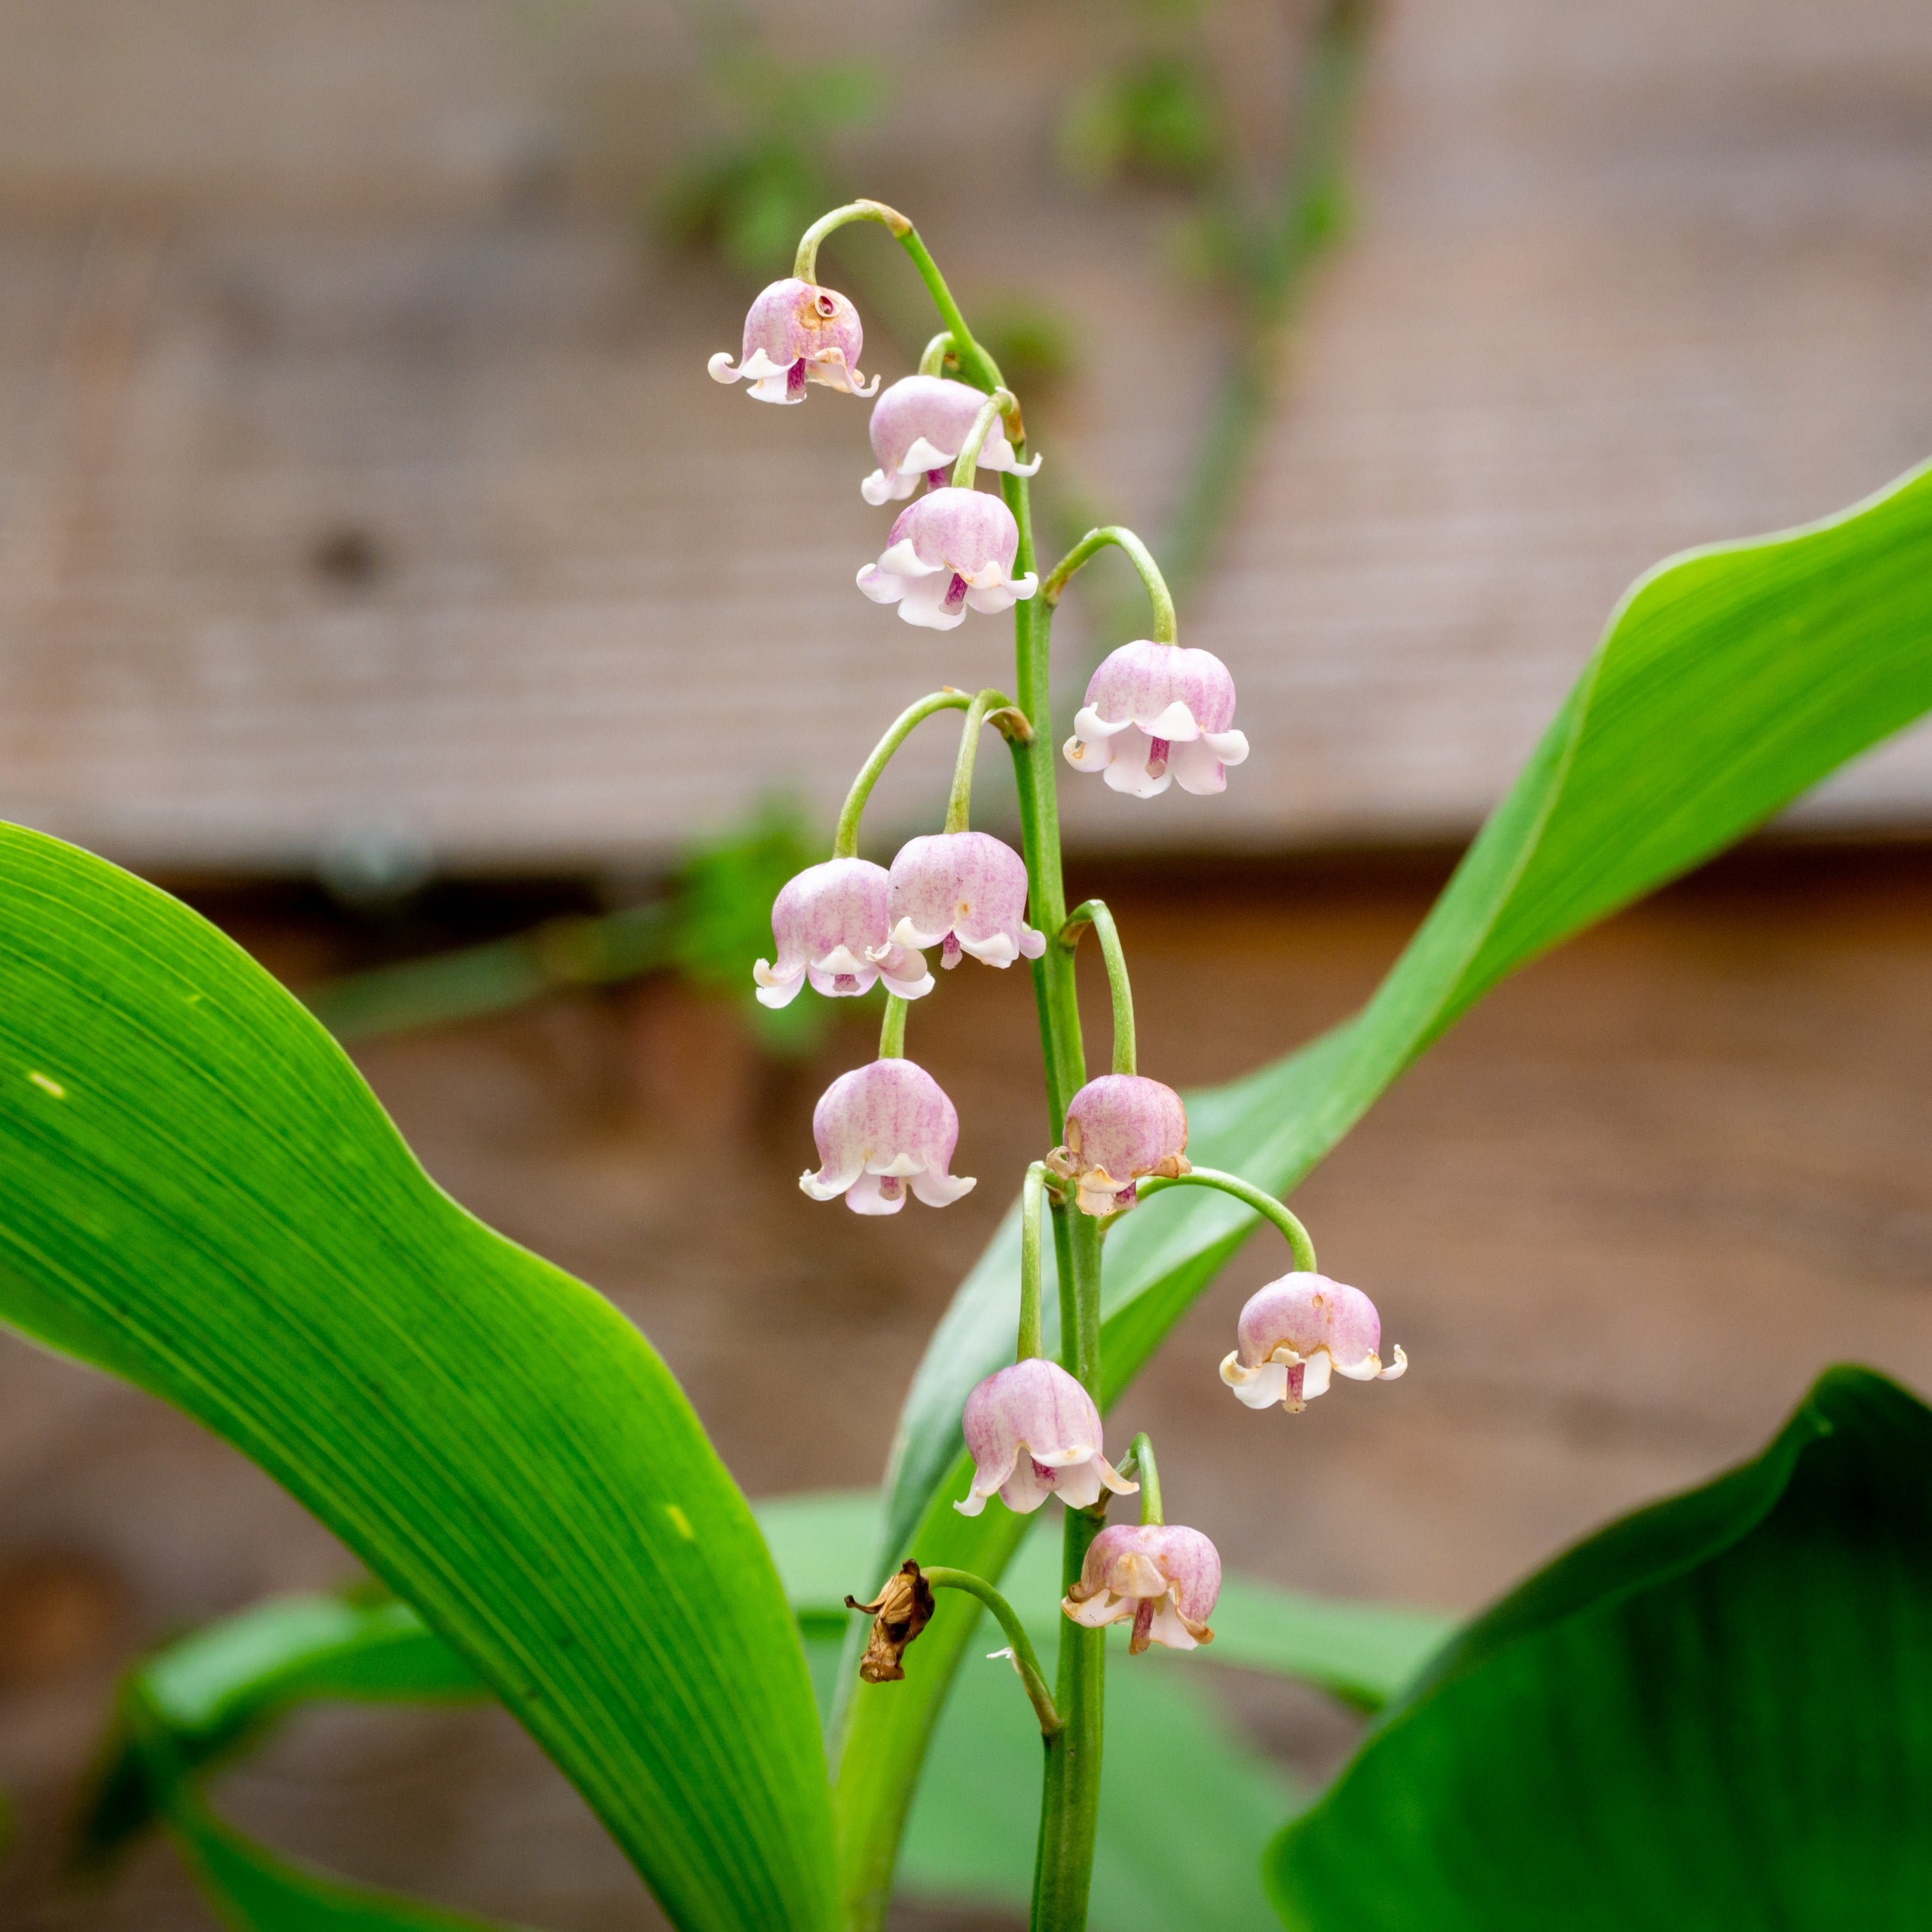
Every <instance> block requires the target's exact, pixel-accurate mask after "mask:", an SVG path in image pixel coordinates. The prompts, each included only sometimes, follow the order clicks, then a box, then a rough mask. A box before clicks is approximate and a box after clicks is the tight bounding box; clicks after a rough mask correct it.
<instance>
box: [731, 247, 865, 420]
mask: <svg viewBox="0 0 1932 1932" xmlns="http://www.w3.org/2000/svg"><path fill="white" fill-rule="evenodd" d="M864 344H865V331H864V330H863V329H862V328H861V327H860V326H859V311H857V310H856V308H853V306H852V305H851V303H850V302H848V301H847V299H845V297H844V296H841V294H840V293H838V290H836V289H822V288H820V287H818V286H817V284H815V283H812V282H802V281H799V280H798V278H796V276H787V278H785V280H784V281H781V282H774V283H772V285H771V287H769V288H768V289H766V290H765V291H764V292H763V294H761V295H760V296H759V297H758V298H757V300H756V301H755V302H753V303H752V305H751V308H750V309H749V310H748V311H747V312H746V314H745V345H744V347H743V349H742V351H741V352H740V353H739V357H738V366H737V367H736V368H735V369H734V368H733V367H732V366H731V352H730V350H728V349H721V350H718V353H717V354H716V355H715V356H712V359H711V362H710V365H709V367H710V370H711V375H712V380H713V381H715V382H719V383H737V382H745V383H750V384H751V394H752V395H754V397H756V398H757V400H758V401H760V402H761V403H802V402H803V401H805V384H806V383H823V384H824V385H825V386H826V388H827V389H842V390H844V392H845V393H846V394H847V395H850V396H869V395H871V394H872V393H873V391H874V390H876V389H877V388H878V386H879V379H878V377H876V376H874V377H873V378H872V386H871V389H867V388H866V387H865V377H862V375H860V374H859V350H861V349H862V347H864Z"/></svg>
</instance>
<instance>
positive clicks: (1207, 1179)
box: [1137, 1167, 1321, 1274]
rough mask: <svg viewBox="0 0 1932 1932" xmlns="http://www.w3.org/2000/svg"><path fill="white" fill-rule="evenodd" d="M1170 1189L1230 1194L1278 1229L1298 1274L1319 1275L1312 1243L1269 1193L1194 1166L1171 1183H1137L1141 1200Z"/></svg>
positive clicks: (1159, 1177)
mask: <svg viewBox="0 0 1932 1932" xmlns="http://www.w3.org/2000/svg"><path fill="white" fill-rule="evenodd" d="M1169 1187H1214V1188H1218V1189H1219V1190H1220V1192H1221V1193H1223V1194H1232V1196H1234V1197H1235V1199H1236V1200H1237V1201H1239V1202H1244V1203H1245V1204H1246V1205H1247V1206H1248V1207H1250V1208H1253V1210H1254V1211H1255V1212H1256V1214H1259V1215H1262V1216H1263V1217H1265V1219H1267V1220H1270V1221H1272V1222H1273V1223H1274V1225H1275V1226H1277V1228H1279V1229H1280V1230H1281V1232H1282V1235H1283V1238H1285V1239H1286V1241H1287V1243H1288V1246H1289V1252H1290V1253H1292V1255H1293V1256H1295V1268H1296V1269H1297V1270H1298V1271H1299V1272H1300V1273H1301V1274H1319V1273H1320V1272H1321V1271H1320V1270H1319V1268H1316V1265H1315V1244H1314V1243H1313V1241H1310V1239H1309V1238H1308V1230H1307V1229H1306V1228H1304V1226H1302V1225H1301V1222H1300V1221H1299V1220H1297V1219H1296V1218H1295V1216H1294V1215H1292V1214H1290V1213H1289V1211H1288V1209H1287V1208H1285V1207H1284V1206H1283V1205H1282V1203H1281V1202H1279V1201H1277V1199H1275V1198H1274V1196H1273V1195H1272V1194H1269V1193H1265V1192H1264V1191H1263V1190H1262V1189H1261V1188H1259V1187H1256V1186H1254V1184H1253V1183H1252V1182H1250V1181H1244V1180H1243V1179H1242V1178H1241V1176H1240V1175H1238V1174H1223V1173H1222V1172H1221V1171H1220V1169H1218V1168H1212V1167H1197V1168H1195V1169H1193V1170H1192V1171H1191V1172H1188V1173H1187V1174H1183V1175H1176V1176H1175V1177H1174V1178H1172V1180H1169V1179H1168V1178H1166V1177H1165V1176H1163V1175H1151V1176H1150V1177H1149V1178H1148V1179H1146V1180H1145V1181H1141V1182H1139V1183H1138V1184H1137V1191H1138V1193H1139V1195H1140V1197H1141V1199H1142V1200H1143V1201H1145V1199H1147V1198H1148V1196H1149V1195H1150V1194H1158V1193H1161V1192H1162V1191H1163V1190H1164V1189H1166V1188H1169Z"/></svg>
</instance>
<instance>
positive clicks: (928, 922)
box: [886, 832, 1046, 984]
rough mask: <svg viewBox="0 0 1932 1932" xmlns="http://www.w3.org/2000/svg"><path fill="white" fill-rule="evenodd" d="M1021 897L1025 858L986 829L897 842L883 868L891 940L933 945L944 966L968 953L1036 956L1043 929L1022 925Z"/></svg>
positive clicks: (1042, 947) (1006, 962)
mask: <svg viewBox="0 0 1932 1932" xmlns="http://www.w3.org/2000/svg"><path fill="white" fill-rule="evenodd" d="M1026 901H1027V869H1026V861H1025V859H1022V857H1021V856H1020V855H1019V853H1017V852H1016V851H1015V850H1013V847H1011V846H1010V845H1007V844H1002V843H1001V841H1000V840H998V839H997V838H995V837H994V836H993V835H992V833H990V832H934V833H932V834H931V835H929V836H927V837H926V838H914V839H912V840H910V841H908V842H907V844H904V845H902V846H901V847H900V848H899V854H898V857H897V858H896V859H894V860H893V861H892V871H891V874H889V897H888V903H887V908H886V910H887V916H889V919H891V921H892V944H893V946H894V947H898V948H901V949H904V948H908V947H927V946H937V947H938V948H939V949H940V955H939V963H940V964H941V965H942V966H947V967H952V966H956V965H959V961H960V958H961V956H962V954H964V953H971V954H972V956H973V957H974V959H978V960H981V961H983V962H985V963H986V965H989V966H1003V967H1004V966H1010V965H1012V964H1013V962H1014V961H1015V960H1016V959H1038V958H1039V957H1040V955H1041V954H1042V953H1044V952H1045V951H1046V934H1045V933H1043V932H1036V931H1034V929H1033V928H1032V927H1031V926H1029V925H1028V924H1027V922H1026ZM928 983H929V984H930V983H931V982H930V981H929V982H928Z"/></svg>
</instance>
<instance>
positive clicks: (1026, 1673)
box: [919, 1564, 1062, 1738]
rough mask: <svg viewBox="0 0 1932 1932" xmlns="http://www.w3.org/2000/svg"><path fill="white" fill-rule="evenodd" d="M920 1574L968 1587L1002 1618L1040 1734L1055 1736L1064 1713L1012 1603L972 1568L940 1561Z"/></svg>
mask: <svg viewBox="0 0 1932 1932" xmlns="http://www.w3.org/2000/svg"><path fill="white" fill-rule="evenodd" d="M919 1574H921V1575H922V1577H925V1579H926V1581H927V1582H928V1583H930V1584H931V1585H932V1587H933V1588H934V1589H935V1590H964V1591H965V1592H966V1593H967V1594H968V1595H969V1596H974V1597H977V1598H979V1600H980V1602H981V1603H983V1604H985V1605H986V1607H987V1609H988V1610H991V1611H992V1613H993V1615H994V1616H995V1617H997V1618H998V1619H999V1624H1000V1628H1001V1630H1003V1631H1005V1632H1006V1634H1007V1643H1010V1644H1011V1645H1012V1646H1013V1668H1014V1669H1015V1670H1017V1671H1018V1672H1019V1677H1020V1682H1022V1684H1024V1685H1025V1686H1026V1694H1027V1695H1028V1697H1031V1699H1032V1700H1033V1708H1034V1715H1035V1716H1037V1718H1039V1719H1040V1736H1042V1737H1043V1738H1051V1737H1053V1736H1055V1735H1056V1734H1057V1733H1058V1732H1059V1731H1060V1730H1061V1729H1062V1726H1061V1717H1060V1713H1059V1712H1058V1711H1057V1710H1055V1709H1054V1704H1053V1694H1052V1691H1049V1690H1048V1688H1046V1674H1045V1673H1043V1671H1042V1670H1041V1669H1040V1658H1039V1657H1038V1655H1037V1654H1036V1653H1035V1652H1034V1647H1033V1640H1032V1639H1031V1637H1028V1635H1027V1634H1026V1626H1025V1625H1024V1624H1023V1623H1022V1622H1020V1620H1019V1617H1018V1616H1017V1615H1016V1613H1015V1612H1014V1610H1013V1605H1012V1604H1010V1603H1008V1602H1007V1600H1006V1598H1004V1597H1003V1596H1001V1595H1000V1593H999V1592H998V1591H997V1590H996V1589H994V1588H993V1586H992V1584H990V1583H988V1582H987V1581H986V1578H985V1577H976V1576H974V1574H973V1573H972V1571H970V1570H952V1569H948V1568H947V1567H946V1566H945V1565H944V1564H939V1565H935V1566H934V1567H933V1568H931V1569H929V1570H923V1571H921V1572H920V1573H919Z"/></svg>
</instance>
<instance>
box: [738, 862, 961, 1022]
mask: <svg viewBox="0 0 1932 1932" xmlns="http://www.w3.org/2000/svg"><path fill="white" fill-rule="evenodd" d="M889 899H890V893H889V880H888V875H887V874H886V868H884V866H883V865H874V864H873V863H872V862H871V860H870V859H827V860H826V862H824V864H823V865H808V866H807V867H806V868H805V870H804V871H802V872H801V873H799V875H798V876H797V877H796V878H794V879H787V880H786V881H785V883H784V885H783V886H781V887H780V888H779V889H778V897H777V898H775V900H773V901H772V940H773V941H774V942H775V945H776V947H777V950H778V962H777V964H776V965H772V964H771V963H770V962H768V961H766V960H763V959H760V961H759V962H758V963H757V965H755V966H754V967H753V968H751V977H752V978H753V979H754V980H756V981H757V985H758V1001H759V1004H760V1005H762V1006H767V1007H786V1006H789V1005H790V1004H791V1003H792V1001H793V1000H794V999H795V998H797V996H798V989H799V987H800V986H803V985H804V983H805V981H806V980H808V979H809V980H811V983H812V985H813V986H815V987H817V989H818V990H819V992H821V993H823V994H824V995H826V997H827V998H832V999H841V998H856V996H857V995H859V994H861V993H868V992H871V989H872V985H873V983H874V981H875V980H884V981H885V983H886V987H887V989H889V991H890V992H895V993H896V994H898V996H899V997H900V998H901V999H903V1000H916V999H917V998H919V996H920V995H921V994H922V993H929V992H932V974H930V973H929V971H927V970H926V962H925V960H924V959H922V958H921V957H920V956H919V954H918V953H908V952H907V950H906V949H905V948H904V947H903V946H895V944H893V943H892V938H891V937H890V935H891V927H892V922H891V920H890V919H889V917H888V916H887V907H888V904H889Z"/></svg>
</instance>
